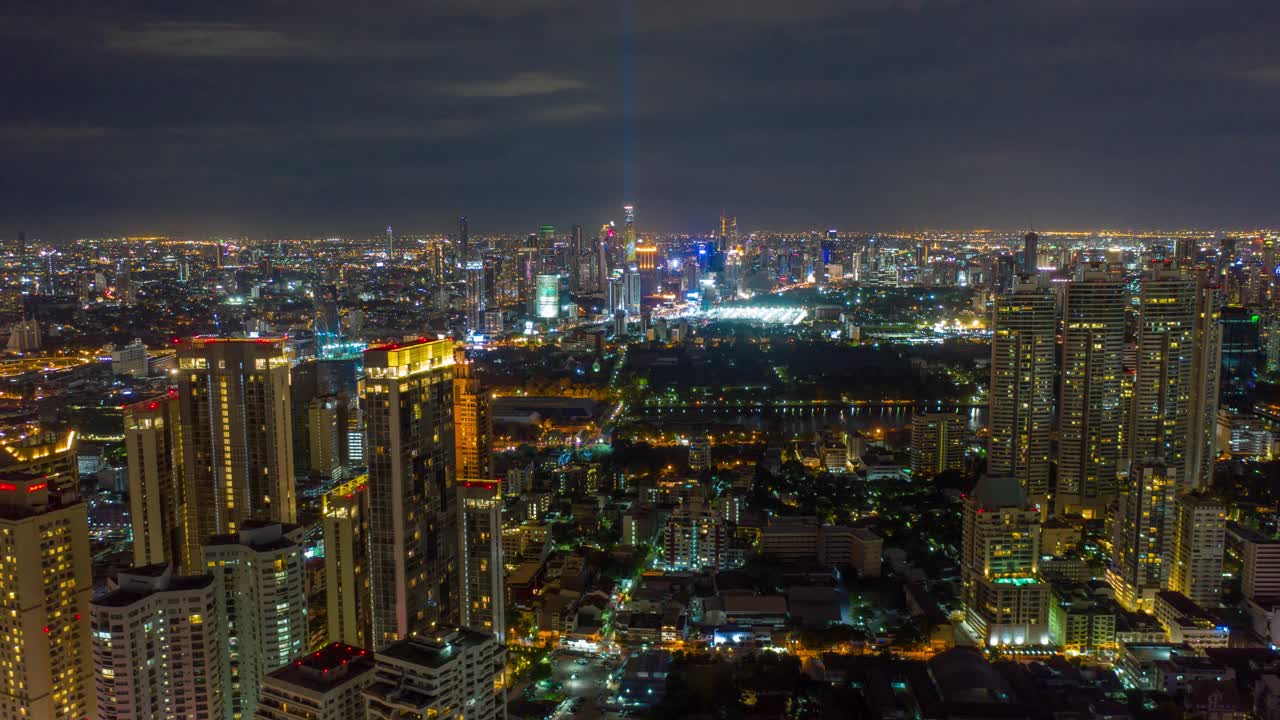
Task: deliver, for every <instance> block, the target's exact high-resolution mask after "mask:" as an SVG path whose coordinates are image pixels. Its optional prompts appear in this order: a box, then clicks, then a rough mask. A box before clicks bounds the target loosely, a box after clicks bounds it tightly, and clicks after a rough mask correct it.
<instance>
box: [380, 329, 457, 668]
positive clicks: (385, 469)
mask: <svg viewBox="0 0 1280 720" xmlns="http://www.w3.org/2000/svg"><path fill="white" fill-rule="evenodd" d="M364 360H365V361H364V366H365V378H364V380H363V383H362V386H361V397H362V403H361V404H362V405H363V406H364V408H365V412H366V428H365V432H366V441H365V463H366V465H367V467H368V472H369V560H370V564H369V567H370V583H371V589H372V593H373V597H372V603H371V608H372V611H373V640H372V645H373V649H374V650H381V649H382V648H384V647H386V646H387V645H389V644H391V643H393V642H395V641H396V640H401V639H403V638H407V637H409V635H410V633H412V632H414V631H426V630H429V629H430V628H432V627H434V626H436V625H437V624H439V623H442V622H447V621H449V620H450V619H451V618H452V617H454V616H455V615H456V612H457V607H456V606H457V587H458V585H457V579H456V573H457V567H456V564H457V561H456V558H457V552H456V547H455V546H456V543H457V536H458V533H457V526H456V522H457V512H456V508H455V506H454V503H455V502H456V498H455V492H454V472H453V454H454V440H453V370H454V354H453V343H452V342H450V341H448V340H437V341H431V342H427V341H419V342H412V343H407V344H403V345H399V344H393V345H386V346H382V347H378V348H371V349H369V350H367V351H366V352H365V355H364Z"/></svg>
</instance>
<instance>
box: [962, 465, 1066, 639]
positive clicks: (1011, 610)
mask: <svg viewBox="0 0 1280 720" xmlns="http://www.w3.org/2000/svg"><path fill="white" fill-rule="evenodd" d="M963 513H964V514H963V517H962V520H961V536H960V537H961V539H960V577H961V583H962V587H963V600H964V609H965V622H966V623H967V624H968V625H969V627H970V628H972V629H973V631H974V633H975V634H976V635H977V636H978V639H979V640H980V641H981V642H982V643H983V644H986V645H991V646H998V645H1047V644H1048V642H1049V638H1048V636H1049V587H1048V585H1046V584H1044V583H1042V582H1040V581H1039V580H1038V579H1037V576H1036V572H1037V569H1038V565H1039V561H1040V510H1039V509H1038V508H1036V507H1035V506H1034V505H1032V504H1031V503H1030V502H1029V501H1028V499H1027V496H1026V494H1025V493H1024V492H1023V489H1022V487H1021V486H1020V485H1019V483H1018V481H1017V480H1016V479H1014V478H1011V477H996V476H993V475H984V476H983V477H982V478H981V479H979V480H978V484H977V485H976V486H974V488H973V492H971V493H969V495H968V496H966V497H965V499H964V510H963Z"/></svg>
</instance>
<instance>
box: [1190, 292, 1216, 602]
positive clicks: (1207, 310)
mask: <svg viewBox="0 0 1280 720" xmlns="http://www.w3.org/2000/svg"><path fill="white" fill-rule="evenodd" d="M1221 320H1222V289H1221V288H1220V287H1218V285H1217V284H1216V282H1215V280H1214V278H1213V277H1212V276H1211V275H1209V274H1208V272H1207V271H1201V272H1199V273H1198V274H1197V276H1196V306H1195V321H1194V328H1195V329H1194V336H1193V348H1194V351H1193V355H1192V359H1191V399H1190V409H1189V411H1188V414H1189V415H1190V417H1189V419H1188V423H1187V426H1188V430H1187V432H1188V438H1187V462H1186V466H1187V474H1186V477H1185V478H1184V480H1183V489H1184V490H1195V489H1199V488H1205V487H1208V486H1209V485H1210V484H1212V482H1213V464H1214V462H1215V461H1216V460H1217V459H1218V446H1217V440H1218V433H1217V428H1218V399H1219V396H1220V394H1221V385H1222V333H1223V325H1222V322H1221ZM1192 599H1193V600H1194V599H1195V598H1192Z"/></svg>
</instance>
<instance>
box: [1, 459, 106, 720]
mask: <svg viewBox="0 0 1280 720" xmlns="http://www.w3.org/2000/svg"><path fill="white" fill-rule="evenodd" d="M51 490H52V488H51V487H50V486H49V483H48V481H47V480H46V479H44V478H42V477H39V476H32V475H9V474H4V475H0V643H3V645H4V653H3V654H2V655H0V717H3V718H14V719H15V720H17V719H20V718H32V719H34V718H42V719H43V718H49V720H82V719H83V718H96V717H98V712H97V702H96V697H95V694H94V689H93V654H92V648H91V646H90V642H89V597H90V595H91V594H92V592H93V573H92V570H91V567H90V560H91V559H90V556H89V520H88V515H87V514H86V511H85V506H84V504H83V503H81V502H80V501H79V500H78V499H77V498H76V496H75V494H74V492H71V493H65V494H61V495H59V494H57V493H54V492H52V491H51Z"/></svg>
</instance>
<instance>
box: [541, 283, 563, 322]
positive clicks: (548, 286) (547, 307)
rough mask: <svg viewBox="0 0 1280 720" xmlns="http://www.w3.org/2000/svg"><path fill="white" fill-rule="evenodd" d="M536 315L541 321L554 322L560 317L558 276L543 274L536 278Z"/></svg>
mask: <svg viewBox="0 0 1280 720" xmlns="http://www.w3.org/2000/svg"><path fill="white" fill-rule="evenodd" d="M537 287H538V299H537V315H538V318H539V319H542V320H554V319H556V318H558V317H560V276H559V275H549V274H543V275H539V276H538V281H537Z"/></svg>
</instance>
